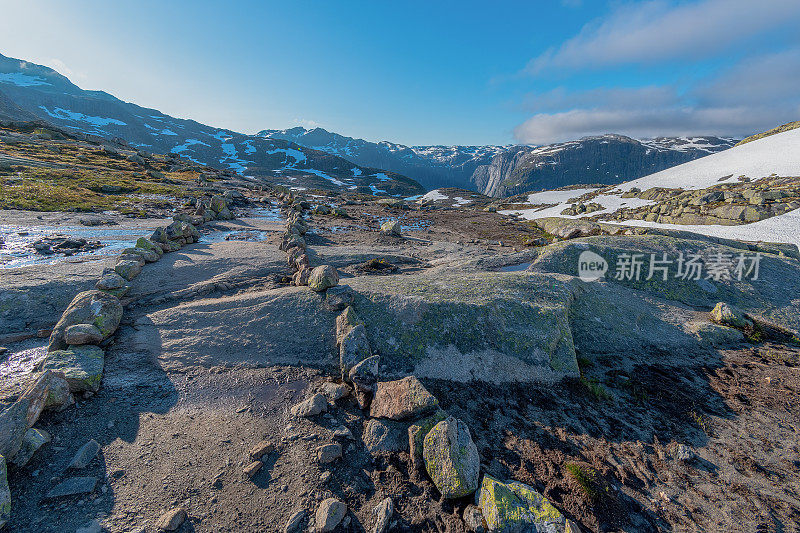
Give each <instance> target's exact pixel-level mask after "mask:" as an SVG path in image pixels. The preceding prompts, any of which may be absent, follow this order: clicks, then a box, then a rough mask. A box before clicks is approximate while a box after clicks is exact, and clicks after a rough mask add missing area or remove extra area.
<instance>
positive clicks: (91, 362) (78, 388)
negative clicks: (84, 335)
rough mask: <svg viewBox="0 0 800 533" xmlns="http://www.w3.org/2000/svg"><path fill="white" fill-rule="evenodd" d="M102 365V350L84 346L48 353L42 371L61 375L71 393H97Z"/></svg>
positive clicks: (101, 377) (103, 360) (103, 357)
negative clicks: (50, 371) (52, 371)
mask: <svg viewBox="0 0 800 533" xmlns="http://www.w3.org/2000/svg"><path fill="white" fill-rule="evenodd" d="M104 364H105V354H104V352H103V350H102V348H99V347H97V346H93V345H91V344H85V345H83V346H69V347H68V348H67V349H66V350H55V351H52V352H50V353H48V354H47V357H46V358H45V360H44V364H43V365H42V369H43V370H54V371H57V372H61V373H63V374H64V377H65V379H66V380H67V383H68V384H69V389H70V391H71V392H83V391H91V392H97V390H98V389H99V388H100V382H101V381H102V379H103V366H104Z"/></svg>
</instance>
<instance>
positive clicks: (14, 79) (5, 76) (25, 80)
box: [0, 72, 52, 87]
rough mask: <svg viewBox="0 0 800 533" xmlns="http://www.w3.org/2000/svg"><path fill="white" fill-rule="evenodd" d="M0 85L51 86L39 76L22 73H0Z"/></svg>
mask: <svg viewBox="0 0 800 533" xmlns="http://www.w3.org/2000/svg"><path fill="white" fill-rule="evenodd" d="M0 83H10V84H12V85H16V86H17V87H34V86H36V85H52V83H50V82H48V81H47V80H45V79H44V78H42V77H40V76H32V75H30V74H23V73H22V72H0Z"/></svg>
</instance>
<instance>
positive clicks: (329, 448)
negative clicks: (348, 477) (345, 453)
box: [317, 444, 342, 465]
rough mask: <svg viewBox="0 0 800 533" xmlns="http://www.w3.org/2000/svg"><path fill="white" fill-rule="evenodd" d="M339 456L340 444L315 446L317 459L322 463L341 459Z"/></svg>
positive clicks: (340, 455) (340, 453)
mask: <svg viewBox="0 0 800 533" xmlns="http://www.w3.org/2000/svg"><path fill="white" fill-rule="evenodd" d="M341 457H342V445H341V444H323V445H322V446H319V447H318V448H317V460H319V462H320V463H322V464H324V465H325V464H328V463H332V462H334V461H336V460H337V459H341Z"/></svg>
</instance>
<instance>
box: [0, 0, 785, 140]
mask: <svg viewBox="0 0 800 533" xmlns="http://www.w3.org/2000/svg"><path fill="white" fill-rule="evenodd" d="M0 8H1V9H2V12H3V13H4V16H3V20H0V53H2V54H4V55H7V56H10V57H16V58H19V59H26V60H30V61H33V62H36V63H41V64H46V65H48V66H51V67H53V68H55V69H56V70H58V71H59V72H61V73H62V74H65V75H67V76H68V77H70V79H72V81H73V82H75V83H76V84H78V85H79V86H81V87H83V88H86V89H101V90H105V91H107V92H110V93H112V94H114V95H115V96H117V97H119V98H122V99H123V100H127V101H132V102H135V103H137V104H139V105H143V106H147V107H152V108H156V109H159V110H161V111H163V112H165V113H168V114H171V115H174V116H178V117H182V118H193V119H195V120H198V121H200V122H203V123H206V124H211V125H215V126H221V127H226V128H230V129H233V130H235V131H241V132H244V133H254V132H256V131H258V130H260V129H264V128H287V127H292V126H297V125H302V126H306V127H313V126H321V127H324V128H326V129H329V130H331V131H336V132H338V133H341V134H344V135H350V136H354V137H362V138H365V139H368V140H372V141H379V140H390V141H395V142H400V143H404V144H508V143H512V142H524V143H533V144H543V143H547V142H555V141H560V140H568V139H574V138H579V137H581V136H584V135H591V134H599V133H606V132H614V133H623V134H628V135H631V136H635V137H650V136H656V135H682V134H721V135H744V134H748V133H751V132H754V131H759V130H763V129H765V128H770V127H773V126H775V125H778V124H780V123H783V122H788V121H790V120H798V119H800V91H798V90H797V88H798V87H800V32H799V31H797V27H798V24H800V1H798V0H760V1H758V2H753V1H752V0H748V1H744V0H694V1H682V2H678V1H666V0H656V1H648V2H623V1H618V0H615V1H611V2H600V1H593V2H590V1H587V0H583V1H580V0H563V1H552V2H531V1H527V2H499V3H498V2H495V3H487V2H469V1H460V2H413V1H407V2H399V3H398V2H391V3H390V2H374V1H372V2H346V1H341V2H310V1H309V2H286V1H282V2H257V1H239V2H236V1H229V2H219V1H213V2H212V1H203V0H193V1H169V2H164V1H163V0H162V1H161V2H156V1H150V0H143V1H138V2H95V1H86V0H71V1H70V2H63V1H60V0H58V1H55V0H54V1H46V0H26V1H25V2H17V1H8V2H6V1H5V0H4V1H3V2H2V5H0Z"/></svg>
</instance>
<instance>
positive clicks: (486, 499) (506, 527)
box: [476, 474, 567, 532]
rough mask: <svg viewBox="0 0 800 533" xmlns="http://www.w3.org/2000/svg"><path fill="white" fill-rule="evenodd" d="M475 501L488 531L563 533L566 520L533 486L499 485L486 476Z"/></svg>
mask: <svg viewBox="0 0 800 533" xmlns="http://www.w3.org/2000/svg"><path fill="white" fill-rule="evenodd" d="M476 501H477V502H478V506H479V507H480V508H481V513H482V514H483V518H484V520H485V521H486V525H487V527H488V529H489V531H553V532H562V531H565V530H566V525H567V524H566V519H565V518H564V515H562V514H561V513H560V512H559V511H558V509H556V508H555V507H553V505H552V504H551V503H550V502H549V501H548V500H547V498H545V497H544V496H542V495H541V494H539V493H538V492H536V490H534V489H533V488H532V487H529V486H528V485H525V484H523V483H520V482H518V481H512V482H509V483H501V482H499V481H498V480H496V479H494V478H493V477H491V476H489V475H488V474H485V475H484V476H483V481H482V482H481V487H480V492H479V493H478V495H477V498H476Z"/></svg>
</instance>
